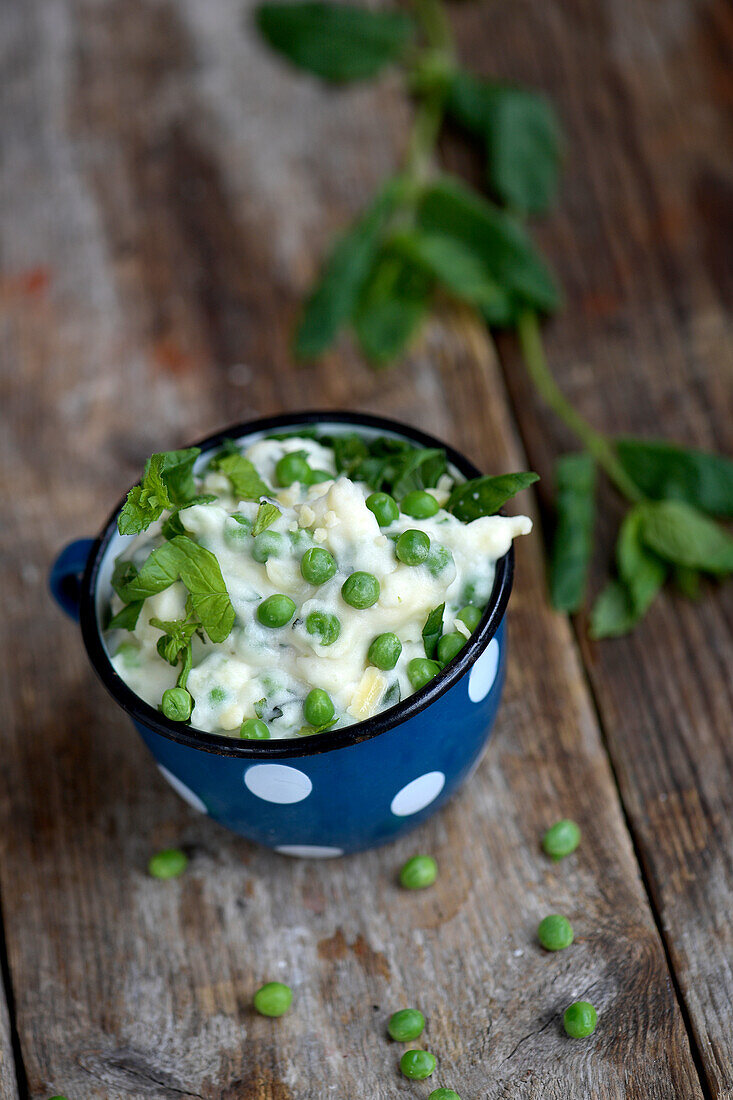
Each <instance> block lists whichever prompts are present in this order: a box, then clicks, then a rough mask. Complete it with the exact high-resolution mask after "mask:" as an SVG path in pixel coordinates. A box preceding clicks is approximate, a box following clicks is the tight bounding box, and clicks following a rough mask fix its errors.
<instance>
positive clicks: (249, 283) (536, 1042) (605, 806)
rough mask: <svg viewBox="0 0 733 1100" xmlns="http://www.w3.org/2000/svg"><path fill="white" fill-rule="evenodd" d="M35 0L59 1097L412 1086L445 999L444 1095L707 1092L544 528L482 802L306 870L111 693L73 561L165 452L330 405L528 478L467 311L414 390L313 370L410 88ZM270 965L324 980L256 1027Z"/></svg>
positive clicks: (351, 367) (18, 300) (22, 860)
mask: <svg viewBox="0 0 733 1100" xmlns="http://www.w3.org/2000/svg"><path fill="white" fill-rule="evenodd" d="M10 11H11V16H12V17H11V18H10V19H9V20H8V21H7V22H4V25H3V34H4V35H6V36H7V38H6V48H7V50H8V54H9V56H12V57H13V58H14V59H15V65H14V69H13V72H14V73H15V77H14V79H12V80H11V81H10V82H9V89H10V99H11V106H12V111H10V112H3V119H4V125H5V127H6V148H7V150H8V155H6V156H5V157H4V158H3V163H2V182H1V183H0V188H1V190H0V196H1V197H2V205H0V209H2V210H3V211H4V216H3V230H4V253H3V263H4V277H3V283H2V286H3V312H2V329H1V330H0V331H2V333H3V351H4V354H3V356H2V361H3V365H4V368H5V375H4V381H3V383H2V385H3V390H2V395H3V401H4V406H5V407H6V408H7V409H9V411H10V413H11V417H10V421H9V423H10V429H9V431H8V432H7V433H6V436H5V437H4V438H3V440H2V443H1V444H0V445H1V446H2V448H3V453H2V456H1V458H2V461H0V477H2V479H3V481H4V483H5V486H4V487H5V488H6V489H8V490H10V489H11V488H12V493H11V492H8V493H7V494H6V495H7V498H8V499H9V500H10V502H11V507H12V512H13V523H12V526H8V528H6V530H5V531H4V532H3V535H2V537H3V552H4V554H5V555H6V560H7V561H8V563H9V571H8V573H7V574H6V580H5V583H4V589H5V597H4V601H3V604H4V608H5V618H4V621H3V631H4V632H6V633H7V639H8V641H7V642H6V653H7V655H8V661H7V662H6V663H4V666H3V669H2V675H3V677H4V680H5V681H6V686H7V688H8V691H7V697H8V698H9V699H10V700H11V706H10V708H9V711H8V714H7V719H6V722H5V724H4V728H3V732H2V736H3V740H4V746H5V752H4V759H5V761H6V767H5V768H4V769H3V771H2V774H1V776H0V791H2V800H1V801H0V805H1V806H2V808H3V817H4V818H5V820H4V822H3V832H4V834H5V836H6V837H7V841H6V843H5V844H4V845H3V848H2V852H1V853H0V881H1V885H2V889H3V899H4V908H5V921H6V930H7V939H8V953H9V961H10V966H11V970H12V974H13V978H14V986H15V988H16V1008H17V1023H18V1030H19V1034H20V1040H21V1044H22V1049H23V1054H24V1058H25V1062H26V1066H27V1072H28V1076H29V1091H30V1093H31V1095H33V1096H39V1097H40V1096H43V1095H46V1094H48V1093H50V1092H52V1091H61V1092H64V1093H66V1094H67V1095H69V1096H74V1097H82V1098H85V1100H86V1098H94V1097H105V1098H111V1100H117V1098H124V1097H129V1096H130V1095H134V1096H154V1097H157V1098H164V1097H170V1098H174V1097H179V1096H198V1097H205V1098H207V1100H208V1098H209V1097H211V1098H213V1097H224V1098H229V1097H231V1098H232V1100H233V1098H234V1097H247V1098H250V1097H253V1098H254V1097H257V1098H260V1100H289V1098H291V1097H293V1098H295V1097H297V1098H298V1100H316V1098H321V1097H323V1096H325V1095H334V1096H355V1095H369V1096H373V1097H375V1098H377V1100H386V1098H387V1097H388V1096H394V1095H395V1094H397V1093H399V1094H404V1095H408V1094H411V1093H412V1092H413V1090H414V1086H412V1085H410V1084H409V1083H407V1082H406V1081H404V1080H402V1079H400V1078H399V1077H398V1074H397V1072H396V1065H397V1061H398V1056H399V1051H398V1050H397V1049H396V1048H395V1047H394V1045H392V1044H389V1043H388V1042H387V1040H386V1039H385V1037H384V1022H385V1019H386V1016H387V1014H388V1013H389V1012H390V1011H392V1010H393V1009H394V1008H396V1007H399V1006H401V1005H403V1004H405V1003H418V1004H420V1005H421V1006H423V1007H424V1008H425V1010H426V1013H427V1015H428V1017H429V1026H428V1040H429V1043H430V1045H431V1047H432V1048H433V1049H434V1050H435V1051H436V1053H437V1054H438V1056H439V1058H440V1065H441V1071H440V1079H439V1080H437V1079H436V1084H438V1083H445V1084H449V1085H451V1086H453V1087H455V1088H457V1089H458V1091H459V1092H461V1093H462V1094H463V1095H464V1096H466V1097H467V1096H481V1097H487V1098H488V1097H491V1098H492V1100H499V1098H500V1097H508V1096H511V1097H523V1098H527V1100H529V1098H535V1097H537V1098H539V1097H543V1098H552V1100H554V1098H558V1100H560V1098H563V1100H565V1098H566V1097H568V1096H585V1095H592V1096H594V1097H598V1098H599V1100H605V1098H609V1100H610V1098H613V1100H621V1098H622V1097H625V1098H632V1100H636V1098H638V1100H641V1098H642V1097H643V1098H644V1100H648V1098H654V1100H657V1098H659V1100H662V1098H664V1100H667V1098H669V1100H672V1098H673V1097H679V1096H685V1097H699V1096H700V1095H701V1092H700V1088H699V1084H698V1082H697V1078H696V1074H695V1070H694V1066H693V1063H692V1059H691V1056H690V1051H689V1046H688V1042H687V1037H686V1034H685V1031H684V1027H683V1025H682V1021H681V1017H680V1013H679V1009H678V1007H677V1005H676V1002H675V998H674V993H673V991H672V988H671V985H670V981H669V974H668V971H667V967H666V963H665V959H664V955H663V952H662V948H661V944H660V940H659V938H658V935H657V932H656V929H655V926H654V922H653V919H652V916H651V913H650V910H649V907H648V904H647V900H646V898H645V895H644V892H643V889H642V887H641V884H640V881H639V878H638V869H637V865H636V863H635V861H634V857H633V852H632V850H631V845H630V841H629V837H628V834H627V832H626V830H625V827H624V823H623V819H622V816H621V812H620V807H619V803H618V800H617V797H616V792H615V788H614V785H613V781H612V777H611V774H610V771H609V766H608V761H607V758H606V755H605V753H604V750H603V747H602V744H601V741H600V738H599V733H598V728H597V724H596V719H595V716H594V712H593V709H592V706H591V703H590V700H589V697H588V693H587V691H586V687H585V683H584V677H583V671H582V668H581V665H580V662H579V660H578V656H577V653H576V650H575V648H574V644H573V640H572V634H571V631H570V629H569V627H568V625H567V623H565V622H564V621H562V620H561V619H559V618H557V617H555V616H552V615H551V614H550V613H549V612H548V610H547V607H546V603H545V599H544V592H543V585H542V568H541V562H540V554H539V545H538V540H536V539H535V540H534V541H532V540H525V544H524V545H522V546H521V547H520V549H519V556H518V585H517V591H516V593H515V596H514V598H513V613H512V622H511V629H512V641H511V644H512V647H513V655H512V661H511V665H510V672H509V679H508V684H507V693H506V703H505V706H504V710H503V714H502V718H501V722H500V726H499V729H498V731H497V734H496V739H495V743H494V745H493V747H492V750H491V751H490V753H489V754H488V755H487V757H486V758H485V760H484V762H483V763H482V765H481V767H480V769H479V771H478V772H477V774H476V776H475V777H474V779H473V780H472V781H471V784H470V786H469V787H468V789H467V791H466V795H465V797H463V798H462V799H461V800H460V801H457V802H455V803H454V804H453V805H452V806H451V807H450V808H449V809H448V810H447V811H446V812H445V813H443V814H442V815H440V817H439V818H438V819H437V820H435V821H433V822H431V823H429V824H428V825H427V826H425V827H424V828H423V829H422V830H421V831H420V833H419V834H418V836H416V837H415V838H414V839H411V838H408V839H407V840H405V841H403V842H401V843H399V844H397V845H395V846H393V847H391V848H387V849H384V850H382V851H379V852H375V853H370V854H367V855H363V856H359V857H356V858H352V859H350V860H348V861H343V862H342V861H339V862H336V863H331V864H322V865H312V864H298V863H291V862H288V861H287V860H284V859H279V858H278V859H276V858H273V857H272V856H270V855H268V854H266V853H263V852H260V851H256V850H254V849H253V848H251V847H250V846H248V845H246V844H244V843H243V842H241V841H238V840H236V839H234V838H232V837H230V836H228V835H227V834H225V833H223V832H222V831H221V830H219V829H218V828H216V827H215V826H214V825H213V824H212V823H211V822H209V821H207V820H204V819H200V818H197V817H196V818H195V817H193V816H192V815H191V813H190V812H189V811H188V810H186V809H185V808H184V807H182V806H181V804H180V803H179V801H178V800H177V799H176V798H175V796H173V795H172V794H171V793H170V792H169V791H167V790H166V789H164V787H163V785H162V783H161V781H160V779H159V778H158V777H157V775H156V774H155V772H154V769H153V768H152V767H151V765H150V762H149V760H148V758H147V757H146V755H145V753H144V752H143V750H142V748H141V746H140V745H139V744H138V742H137V741H136V740H135V739H134V736H133V734H132V732H131V730H130V729H128V727H127V724H126V722H125V721H124V719H123V717H122V715H121V714H118V713H116V712H115V711H114V710H113V709H111V708H110V704H109V703H108V700H107V698H106V696H105V695H104V693H103V690H102V688H101V687H100V686H99V685H97V684H96V683H94V682H93V680H92V675H91V673H90V671H89V669H88V668H87V666H86V663H85V659H84V657H83V656H82V652H81V644H80V641H79V639H78V636H77V634H76V633H75V630H74V628H73V626H71V625H70V624H68V623H63V622H61V621H60V618H59V617H58V616H57V615H56V614H55V613H54V612H53V611H52V610H51V609H50V607H49V603H48V599H47V596H46V594H45V589H44V573H45V570H46V567H47V564H48V561H49V560H50V558H51V556H52V554H53V552H54V551H55V549H56V548H57V547H58V545H59V544H60V543H61V542H62V541H63V539H64V538H66V537H71V536H73V535H76V534H80V533H85V532H88V531H89V529H90V525H91V526H96V525H97V524H98V523H99V522H101V520H102V518H103V517H104V515H105V514H106V511H107V508H108V506H109V501H110V500H111V499H113V498H115V497H116V496H117V495H118V494H119V492H120V490H121V489H122V488H124V486H125V485H126V484H127V483H128V482H129V481H130V480H131V478H132V477H133V476H134V475H135V473H136V471H137V468H138V466H139V464H140V462H141V461H142V459H143V458H144V457H145V455H146V454H147V453H148V452H149V451H150V450H152V449H153V448H154V447H157V446H158V445H161V444H163V443H165V444H171V445H173V444H177V443H179V442H182V441H183V440H184V439H187V438H191V437H194V436H196V435H197V434H200V433H202V432H203V431H205V430H207V429H210V428H212V427H214V426H215V425H216V423H225V422H227V421H230V420H234V419H239V418H242V417H244V416H246V415H247V414H248V413H254V412H263V411H266V410H269V409H273V408H276V407H281V406H285V407H290V408H299V407H303V406H304V405H309V404H316V403H318V404H331V403H332V404H334V405H356V406H359V407H367V408H370V409H377V410H381V411H384V412H389V413H391V414H393V415H402V416H404V417H405V418H406V419H409V420H411V421H413V422H419V423H424V424H426V425H427V426H428V427H430V428H432V429H433V430H436V431H438V432H439V433H442V434H444V435H445V436H446V437H448V438H450V439H451V440H452V441H454V442H455V443H456V444H457V445H458V446H461V447H463V448H465V449H466V450H467V451H468V452H469V453H470V454H472V456H474V457H475V458H476V459H477V460H479V461H481V462H482V463H483V464H485V465H486V466H487V467H491V468H497V469H499V468H505V467H510V466H515V465H518V464H520V463H522V462H523V461H524V460H523V456H522V453H521V450H520V447H519V444H518V441H517V437H516V434H515V432H514V430H513V428H512V426H511V422H510V419H509V416H508V413H507V406H506V402H505V397H504V392H503V388H502V383H501V379H500V376H499V374H498V370H497V365H496V363H495V361H494V359H493V358H492V355H491V352H490V349H489V346H488V345H487V343H486V340H485V337H484V336H483V334H482V333H481V332H480V331H479V330H478V329H476V328H475V327H474V326H472V325H471V324H470V323H469V322H468V321H466V319H461V320H459V321H457V322H454V323H452V324H451V326H450V327H440V326H437V325H436V326H434V327H433V328H432V329H431V331H430V333H429V336H428V339H427V341H426V343H425V345H424V347H423V348H422V349H420V350H418V352H416V354H415V355H414V356H413V357H412V359H411V361H410V363H409V364H408V365H407V366H406V368H405V369H404V370H403V371H401V372H395V373H394V374H391V375H389V376H386V377H381V376H380V377H377V376H375V375H373V374H371V373H370V372H368V371H367V370H366V369H364V368H363V367H361V366H360V365H359V364H358V363H357V362H356V361H355V360H354V359H353V358H352V357H351V356H350V354H349V352H348V350H346V349H343V350H340V351H339V352H338V353H337V354H334V355H333V356H332V357H331V358H330V359H329V361H328V362H326V363H325V364H323V365H322V366H321V367H319V368H316V369H313V370H310V371H303V370H296V369H294V368H293V367H292V366H291V364H290V362H289V359H288V354H287V330H288V325H289V323H290V321H291V318H292V313H293V309H294V303H295V300H296V298H297V295H298V293H299V291H300V290H301V288H302V286H303V285H304V284H305V283H306V281H307V279H308V277H309V275H310V273H311V271H312V265H313V263H314V260H315V258H316V256H317V255H318V254H319V251H320V242H322V241H324V240H325V239H326V238H327V236H328V235H329V233H330V231H331V228H332V226H333V225H334V224H336V223H337V221H338V220H340V218H341V216H342V215H343V214H344V213H345V212H346V211H347V210H350V209H353V208H354V207H355V206H356V205H358V203H359V201H360V200H361V198H362V197H365V196H366V194H367V193H368V191H369V189H370V187H371V185H372V183H373V182H374V180H375V179H376V178H377V177H378V176H379V175H380V174H381V173H382V172H383V171H384V170H386V168H387V166H388V165H389V163H390V162H391V159H392V156H393V153H394V150H395V147H396V145H397V144H398V141H399V138H400V136H401V129H402V128H401V121H400V111H401V107H400V104H399V101H398V100H397V99H396V97H395V95H394V92H393V90H392V89H391V88H390V86H389V85H388V84H387V85H384V86H381V87H380V88H379V89H376V90H366V91H365V90H358V91H356V92H349V93H345V94H344V95H342V96H334V95H331V94H327V93H323V92H322V91H320V90H319V89H317V88H316V87H315V86H313V85H310V84H309V83H308V82H306V83H305V84H304V83H303V82H302V81H301V80H299V79H293V78H291V76H290V75H289V74H287V73H285V72H284V71H282V70H280V69H279V68H278V66H277V65H275V64H274V63H273V62H272V60H271V59H270V58H268V57H267V56H266V55H265V54H264V53H263V52H262V51H261V50H260V49H259V48H258V47H256V46H255V44H254V43H253V42H252V40H251V38H246V37H244V36H241V31H240V6H239V4H238V3H235V2H234V0H212V2H211V3H209V4H207V5H205V6H202V5H199V4H194V3H193V0H190V2H186V3H185V4H179V5H173V4H171V3H168V2H165V0H158V2H154V0H111V2H110V0H108V2H104V3H94V4H91V3H90V4H78V5H71V4H70V3H66V2H59V3H58V4H55V5H53V6H49V5H47V4H42V3H40V2H38V0H23V2H22V3H21V2H20V0H16V2H15V3H14V4H13V5H12V6H11V8H10ZM459 379H460V381H459ZM19 640H22V644H20V641H19ZM11 686H12V689H13V690H12V693H11V691H10V687H11ZM561 814H569V815H571V816H573V817H575V818H577V820H578V821H579V822H580V823H581V825H582V827H583V830H584V838H585V839H584V843H583V846H582V849H581V850H580V852H579V853H578V855H577V856H575V857H573V858H572V859H571V860H569V861H567V862H566V863H564V864H561V865H559V866H553V865H550V864H548V863H546V862H545V861H544V860H543V857H542V855H541V853H540V852H539V850H538V837H539V835H540V833H541V831H542V829H543V828H544V827H545V826H546V824H547V823H548V822H549V821H551V820H553V819H554V818H556V817H557V816H560V815H561ZM170 844H183V845H186V846H188V847H189V849H190V851H191V854H192V857H193V858H192V861H191V866H190V870H189V872H188V873H187V874H186V876H185V877H184V878H182V879H181V880H179V881H176V882H171V883H160V882H156V881H153V880H150V879H149V878H148V877H147V876H146V874H145V870H144V868H145V864H146V860H147V857H148V855H149V853H150V852H151V850H154V849H155V848H157V847H162V846H165V845H170ZM420 849H422V850H429V851H432V852H434V853H435V854H436V855H437V857H438V859H439V861H440V863H441V867H442V869H443V873H442V875H441V877H440V879H439V881H438V883H437V884H436V886H435V887H434V888H433V889H432V890H430V891H428V892H425V893H424V894H421V895H413V894H407V893H405V892H403V891H400V890H399V888H398V887H397V885H396V883H395V873H396V870H397V869H398V867H399V866H400V863H401V861H402V860H403V859H404V858H405V857H406V856H408V855H409V854H412V853H413V852H415V851H416V850H420ZM553 910H555V911H563V912H566V913H567V914H568V915H569V916H570V918H571V920H573V922H574V924H575V926H576V929H577V932H578V940H577V943H576V945H574V947H573V948H572V949H570V951H568V952H566V953H565V954H564V955H563V956H562V957H552V956H546V955H544V954H543V953H542V952H541V951H540V950H539V949H538V948H537V946H536V945H535V943H534V941H533V935H534V929H535V928H536V924H537V922H538V920H539V919H540V917H541V916H542V915H544V913H545V912H547V911H553ZM273 977H278V978H284V979H286V980H288V981H289V982H290V984H292V985H293V987H294V989H295V992H296V1003H295V1006H294V1009H293V1011H292V1012H291V1013H290V1014H289V1015H288V1016H286V1017H285V1018H284V1019H283V1020H281V1021H279V1022H275V1023H273V1022H272V1021H267V1020H263V1019H261V1018H257V1017H256V1016H254V1015H253V1013H252V1011H251V1009H250V1007H249V1005H250V999H251V995H252V993H253V991H254V989H255V988H256V986H257V984H259V982H260V981H262V980H264V979H268V978H273ZM581 995H586V996H589V997H591V998H592V999H593V1000H594V1001H595V1002H596V1004H597V1005H598V1007H599V1009H600V1011H601V1019H602V1023H601V1026H600V1027H599V1029H598V1031H597V1033H596V1036H595V1037H594V1039H593V1040H592V1041H591V1042H590V1043H588V1044H584V1043H572V1042H569V1041H568V1040H567V1039H565V1038H564V1036H563V1035H562V1033H561V1029H560V1027H559V1013H560V1012H561V1010H562V1008H563V1007H564V1006H565V1004H566V1003H568V1002H569V1001H570V1000H572V999H574V998H575V997H577V996H581Z"/></svg>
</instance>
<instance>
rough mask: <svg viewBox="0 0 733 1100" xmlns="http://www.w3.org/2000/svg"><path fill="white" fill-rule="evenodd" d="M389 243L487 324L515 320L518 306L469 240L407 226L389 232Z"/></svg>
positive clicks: (509, 323) (504, 324)
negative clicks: (467, 304)
mask: <svg viewBox="0 0 733 1100" xmlns="http://www.w3.org/2000/svg"><path fill="white" fill-rule="evenodd" d="M390 243H391V245H392V247H393V248H394V249H395V250H397V251H398V252H401V253H402V254H403V255H405V256H406V257H408V258H409V259H410V260H412V261H413V263H415V264H420V265H422V266H423V267H424V268H425V270H426V271H429V272H430V274H431V275H433V276H434V277H435V278H436V279H437V280H438V282H439V283H440V284H441V285H442V286H443V287H444V288H445V290H447V291H448V292H449V293H450V294H451V295H453V297H455V298H458V299H460V300H461V301H463V302H469V303H470V304H471V305H472V306H474V307H475V308H476V309H478V310H480V311H481V313H482V314H483V316H484V318H485V320H486V321H487V323H488V324H490V325H496V326H497V327H506V326H509V325H512V324H514V323H515V321H516V319H517V317H518V315H519V309H520V306H519V305H518V303H517V302H516V301H515V300H514V299H513V298H512V296H511V294H509V293H508V292H507V291H506V290H505V289H504V288H503V287H501V286H499V284H498V283H497V281H496V280H495V279H494V278H493V277H492V275H491V273H490V272H489V270H488V268H487V266H486V264H485V263H484V261H483V259H482V256H481V254H480V252H477V251H475V250H474V249H473V247H472V245H471V243H470V242H467V241H463V240H457V239H455V238H452V237H448V236H446V235H445V234H444V233H425V232H422V231H420V230H416V229H409V230H402V231H401V232H399V233H398V234H395V235H394V236H392V237H391V238H390Z"/></svg>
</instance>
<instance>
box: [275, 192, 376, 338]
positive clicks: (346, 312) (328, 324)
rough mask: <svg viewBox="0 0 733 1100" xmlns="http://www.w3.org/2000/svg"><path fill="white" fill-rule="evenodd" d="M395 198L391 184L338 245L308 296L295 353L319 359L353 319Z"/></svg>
mask: <svg viewBox="0 0 733 1100" xmlns="http://www.w3.org/2000/svg"><path fill="white" fill-rule="evenodd" d="M393 201H394V184H393V183H388V184H387V186H386V187H385V188H384V189H383V190H382V192H381V193H380V194H379V195H378V196H377V198H376V200H375V201H374V202H373V203H372V205H371V206H370V207H369V208H368V209H367V211H366V212H365V213H364V214H363V215H362V216H361V217H360V218H359V219H358V221H356V222H355V223H354V225H353V226H352V227H351V229H350V230H348V232H347V233H345V234H344V236H343V237H341V238H340V239H339V240H338V241H337V242H336V244H335V246H334V248H333V249H332V251H331V254H330V255H329V256H328V258H327V259H326V261H325V263H324V265H323V267H322V269H321V274H320V278H319V280H318V282H317V283H316V285H315V287H314V289H313V290H312V292H311V294H310V297H309V298H308V300H307V302H306V304H305V308H304V310H303V316H302V317H301V320H300V324H299V325H298V329H297V332H296V335H295V349H294V350H295V354H296V355H297V356H298V357H299V358H301V359H315V358H316V357H317V356H319V355H321V354H322V352H324V351H325V350H326V348H327V347H329V345H330V344H332V343H333V341H334V340H335V338H336V336H337V334H338V331H339V329H340V328H341V327H342V325H344V324H346V322H347V321H348V320H349V319H350V318H351V316H352V315H353V313H354V310H355V309H356V305H357V302H358V300H359V295H360V294H361V290H362V287H363V286H364V284H365V282H366V280H367V277H368V275H369V272H370V271H371V268H372V264H373V263H374V257H375V256H376V254H377V251H378V248H379V237H380V234H381V232H382V228H383V225H384V220H385V218H386V215H387V213H388V212H389V210H390V209H391V207H392V205H393Z"/></svg>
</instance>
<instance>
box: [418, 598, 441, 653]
mask: <svg viewBox="0 0 733 1100" xmlns="http://www.w3.org/2000/svg"><path fill="white" fill-rule="evenodd" d="M444 611H445V604H444V603H442V604H441V605H440V607H435V608H433V610H432V611H431V612H430V614H429V615H428V617H427V619H426V620H425V626H424V627H423V628H422V640H423V645H424V646H425V656H426V657H429V658H430V659H431V660H432V659H433V658H434V657H435V654H436V651H437V649H438V642H439V641H440V636H441V634H442V633H443V612H444Z"/></svg>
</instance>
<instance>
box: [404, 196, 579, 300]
mask: <svg viewBox="0 0 733 1100" xmlns="http://www.w3.org/2000/svg"><path fill="white" fill-rule="evenodd" d="M416 218H417V226H418V228H419V229H420V230H422V231H424V232H425V233H429V234H433V235H437V236H442V237H447V238H450V239H451V240H453V241H458V242H460V243H461V244H462V245H463V246H464V247H465V248H466V249H467V250H468V251H470V252H471V253H472V254H473V255H475V256H477V257H478V258H479V260H480V261H481V263H482V264H483V266H484V267H485V269H486V272H487V274H488V275H489V276H490V278H491V279H492V280H494V281H495V282H496V283H497V284H498V285H499V286H500V287H502V288H503V289H504V291H505V292H506V293H507V294H509V295H511V296H512V297H513V298H514V297H516V298H517V299H520V300H521V301H522V302H524V303H526V304H527V305H528V306H531V307H532V308H534V309H538V310H544V311H545V312H552V311H553V310H555V309H557V308H558V306H559V305H560V294H559V292H558V289H557V286H556V285H555V281H554V279H553V277H552V275H551V274H550V271H549V269H548V267H547V265H546V264H545V262H544V260H543V259H542V258H541V256H540V255H539V253H538V252H537V250H536V249H535V247H534V245H533V243H532V241H531V239H530V237H529V236H528V234H527V233H526V231H525V230H524V229H523V228H522V226H521V225H520V223H519V222H518V221H517V220H516V219H514V218H513V217H511V216H510V215H509V214H506V213H505V212H504V211H503V210H500V209H499V208H498V207H497V206H495V205H494V204H493V203H490V202H489V201H488V200H487V199H485V198H483V197H482V196H481V195H478V194H477V193H476V192H474V191H471V190H470V189H469V188H468V187H465V186H464V185H463V184H462V183H460V181H458V180H456V179H454V178H453V177H449V176H443V177H442V178H441V179H439V180H437V181H436V182H435V183H433V184H431V185H430V186H429V187H427V188H425V190H424V191H423V193H422V196H421V198H420V200H419V202H418V206H417V214H416Z"/></svg>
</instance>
